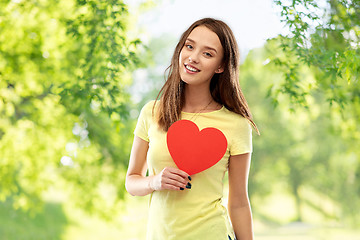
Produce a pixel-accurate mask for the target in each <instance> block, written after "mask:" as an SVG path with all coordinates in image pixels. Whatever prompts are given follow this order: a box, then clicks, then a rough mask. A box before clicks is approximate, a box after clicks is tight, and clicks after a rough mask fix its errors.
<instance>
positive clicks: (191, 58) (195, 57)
mask: <svg viewBox="0 0 360 240" xmlns="http://www.w3.org/2000/svg"><path fill="white" fill-rule="evenodd" d="M189 62H192V63H198V62H199V58H198V54H197V53H196V52H194V53H192V54H191V55H190V56H189Z"/></svg>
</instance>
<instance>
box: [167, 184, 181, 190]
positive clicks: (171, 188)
mask: <svg viewBox="0 0 360 240" xmlns="http://www.w3.org/2000/svg"><path fill="white" fill-rule="evenodd" d="M163 189H166V190H175V191H181V189H180V187H177V186H174V185H170V184H165V185H164V188H163ZM182 189H183V190H184V188H182Z"/></svg>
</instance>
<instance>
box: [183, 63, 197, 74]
mask: <svg viewBox="0 0 360 240" xmlns="http://www.w3.org/2000/svg"><path fill="white" fill-rule="evenodd" d="M184 66H185V68H186V69H187V70H189V71H190V72H194V73H195V72H200V70H199V69H197V68H195V67H192V66H190V65H189V64H184Z"/></svg>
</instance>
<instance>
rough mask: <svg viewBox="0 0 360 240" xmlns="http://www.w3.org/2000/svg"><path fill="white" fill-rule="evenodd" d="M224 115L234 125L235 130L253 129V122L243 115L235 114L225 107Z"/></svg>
mask: <svg viewBox="0 0 360 240" xmlns="http://www.w3.org/2000/svg"><path fill="white" fill-rule="evenodd" d="M223 114H224V115H225V117H226V119H227V120H228V121H230V122H231V123H232V124H233V126H234V128H242V129H244V128H245V129H251V122H250V121H249V120H248V119H246V118H245V117H243V116H242V115H240V114H238V113H234V112H232V111H230V110H229V109H227V108H225V107H224V111H223Z"/></svg>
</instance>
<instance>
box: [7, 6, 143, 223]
mask: <svg viewBox="0 0 360 240" xmlns="http://www.w3.org/2000/svg"><path fill="white" fill-rule="evenodd" d="M130 25H131V18H130V16H129V14H128V9H127V6H126V4H125V3H123V1H118V0H105V1H97V0H77V1H76V0H65V1H53V0H51V1H49V0H48V1H21V0H20V1H1V2H0V117H1V118H0V178H1V182H0V200H1V201H4V200H6V199H7V198H12V199H13V202H14V206H15V207H16V208H23V209H29V208H34V207H36V206H39V203H41V196H42V194H43V193H44V192H45V191H46V190H47V189H49V187H52V186H63V187H64V188H65V189H68V190H71V192H72V197H71V199H72V201H74V202H76V203H78V204H79V205H80V206H82V207H83V208H85V209H87V210H89V211H92V210H95V212H97V213H100V214H102V215H103V216H104V217H110V216H111V215H114V209H115V208H114V205H115V204H117V203H118V202H119V201H118V200H119V199H120V198H121V197H122V196H123V193H124V174H123V172H124V169H125V166H126V164H127V161H128V152H129V149H130V144H131V139H130V138H129V137H130V136H131V134H130V131H131V127H127V126H132V122H131V120H129V119H128V113H129V110H128V108H127V107H126V106H127V104H128V101H129V100H130V98H129V94H127V93H126V91H125V88H126V87H127V86H129V85H130V83H131V71H132V70H134V69H135V68H136V67H138V66H140V65H141V62H140V61H139V58H138V54H139V51H141V47H142V45H141V43H140V41H139V40H138V39H136V38H132V37H131V35H130V34H131V33H130V32H129V31H128V29H129V26H130Z"/></svg>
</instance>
